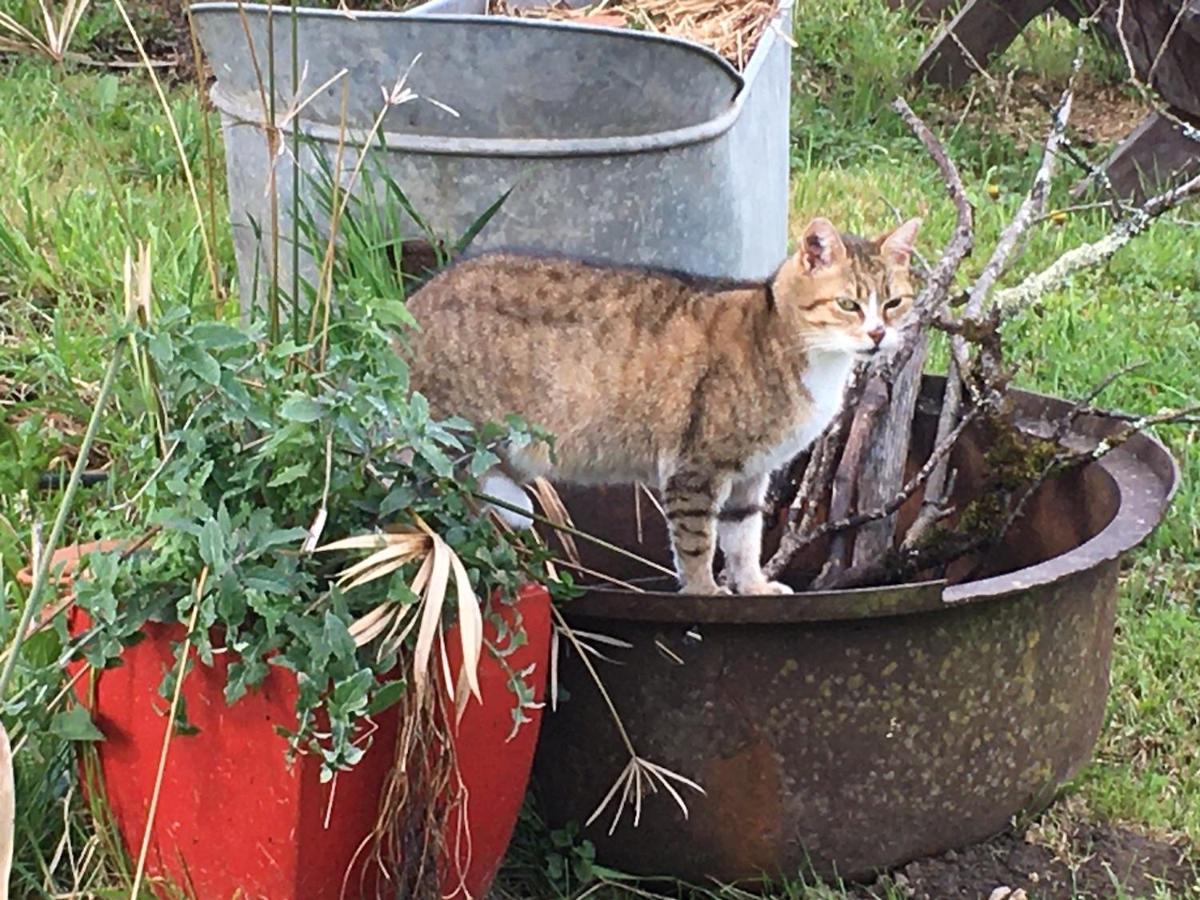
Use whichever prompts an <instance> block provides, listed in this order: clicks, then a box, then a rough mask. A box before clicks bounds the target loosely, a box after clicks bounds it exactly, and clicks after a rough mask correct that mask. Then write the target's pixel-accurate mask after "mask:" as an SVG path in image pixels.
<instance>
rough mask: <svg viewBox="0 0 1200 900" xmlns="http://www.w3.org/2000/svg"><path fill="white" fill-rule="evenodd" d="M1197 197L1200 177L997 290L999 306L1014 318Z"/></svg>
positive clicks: (1199, 192)
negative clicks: (1095, 239) (1026, 276)
mask: <svg viewBox="0 0 1200 900" xmlns="http://www.w3.org/2000/svg"><path fill="white" fill-rule="evenodd" d="M1197 194H1200V175H1197V176H1195V177H1194V178H1191V179H1189V180H1188V181H1186V182H1184V183H1183V184H1181V185H1179V186H1177V187H1174V188H1171V189H1170V190H1168V191H1164V192H1163V193H1161V194H1159V195H1158V196H1156V197H1153V198H1151V199H1150V200H1148V201H1146V203H1145V204H1143V205H1142V207H1141V208H1139V209H1134V210H1132V211H1131V213H1130V214H1129V215H1128V216H1127V217H1126V218H1124V219H1122V220H1121V221H1120V222H1118V223H1117V226H1116V228H1114V229H1113V230H1112V231H1111V232H1109V233H1108V234H1106V235H1105V236H1104V237H1102V238H1100V239H1099V240H1097V241H1092V242H1091V243H1087V244H1081V245H1080V246H1078V247H1074V248H1072V249H1070V250H1068V251H1067V252H1066V253H1064V254H1063V255H1062V256H1060V257H1059V258H1058V259H1056V260H1055V261H1054V262H1053V263H1051V264H1050V265H1049V266H1047V267H1046V268H1045V269H1042V270H1041V271H1040V272H1036V273H1034V274H1033V275H1030V276H1029V277H1028V278H1026V279H1025V280H1024V281H1022V282H1021V283H1020V284H1018V285H1014V286H1013V287H1010V288H1006V289H1004V290H1001V291H997V292H996V293H995V305H996V306H997V307H998V308H999V309H1001V310H1002V312H1003V313H1004V315H1006V316H1010V315H1013V314H1014V313H1016V312H1018V311H1020V310H1022V309H1024V308H1025V307H1027V306H1029V305H1031V304H1033V303H1035V302H1037V301H1038V300H1040V299H1041V298H1042V297H1043V296H1045V295H1046V294H1047V293H1049V292H1050V291H1052V290H1054V289H1055V288H1057V287H1059V286H1060V285H1062V284H1064V283H1065V282H1066V281H1067V279H1068V278H1070V277H1071V276H1072V275H1074V274H1075V273H1076V272H1079V271H1082V270H1084V269H1090V268H1094V267H1095V266H1098V265H1101V264H1103V263H1105V262H1107V261H1108V260H1109V259H1111V258H1112V256H1113V254H1115V253H1116V252H1117V251H1118V250H1120V249H1121V248H1122V247H1124V246H1125V245H1126V244H1128V243H1129V242H1130V241H1131V240H1133V239H1134V238H1135V237H1137V236H1138V235H1139V234H1141V233H1142V232H1143V231H1145V230H1146V228H1147V227H1149V225H1150V223H1151V222H1153V221H1154V220H1155V219H1156V218H1158V217H1159V216H1161V215H1162V214H1163V213H1165V212H1168V211H1169V210H1172V209H1174V208H1175V207H1177V206H1179V205H1180V204H1182V203H1185V202H1187V201H1188V200H1190V199H1192V198H1193V197H1195V196H1196V195H1197Z"/></svg>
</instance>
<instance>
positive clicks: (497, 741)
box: [22, 542, 550, 900]
mask: <svg viewBox="0 0 1200 900" xmlns="http://www.w3.org/2000/svg"><path fill="white" fill-rule="evenodd" d="M116 546H119V545H117V544H115V543H114V542H103V543H97V544H84V545H78V546H74V547H67V548H64V549H63V550H60V551H59V552H58V553H57V554H56V556H55V558H56V560H59V559H61V560H63V561H64V562H65V563H66V564H67V565H66V568H65V569H64V571H63V574H62V576H61V583H60V586H61V587H62V588H65V589H68V590H69V589H70V585H71V575H72V572H73V570H74V568H75V566H76V565H77V564H78V562H79V561H80V560H81V559H82V558H83V557H84V556H86V555H87V553H89V552H96V551H100V550H112V549H115V547H116ZM22 574H23V575H24V576H25V577H24V578H23V580H24V581H25V582H26V583H28V581H29V580H30V579H29V576H28V573H27V572H26V573H22ZM497 607H498V612H499V614H500V616H501V617H502V618H504V619H505V621H506V623H507V624H508V625H509V626H510V627H511V626H515V625H516V624H517V622H518V621H519V622H520V623H521V625H522V626H523V627H524V629H525V632H526V634H527V636H528V643H526V644H525V645H524V646H522V647H520V648H519V649H517V650H516V651H514V652H513V653H512V654H511V655H510V656H508V657H507V658H506V659H505V661H504V665H503V666H502V665H501V664H500V663H499V661H497V660H496V659H495V658H494V657H493V656H492V655H491V654H488V653H484V654H483V658H482V660H481V662H480V667H479V682H480V688H481V691H482V695H483V703H482V704H480V703H474V702H473V703H472V704H471V705H469V706H468V707H467V710H466V712H465V714H464V715H463V718H462V722H461V723H460V724H459V726H458V728H457V730H456V732H455V746H454V749H455V753H456V757H457V761H458V766H459V770H460V774H461V777H462V780H463V783H464V784H465V786H466V789H467V792H468V797H469V802H468V805H467V812H466V815H467V834H468V835H469V837H470V840H469V842H463V841H462V840H457V842H456V840H455V838H453V837H452V835H453V834H455V831H456V824H457V823H456V822H455V821H451V822H450V823H449V824H448V826H447V832H448V834H447V836H446V843H447V846H448V847H455V846H457V847H458V857H459V859H460V861H461V862H463V863H465V866H464V868H463V869H462V870H461V871H462V872H463V874H464V877H463V878H462V880H461V882H460V880H459V877H458V876H457V874H450V873H447V874H446V876H445V877H444V880H443V894H444V895H445V896H446V897H453V898H457V900H466V898H468V897H475V898H479V897H482V896H483V895H484V894H485V893H486V892H487V890H488V887H489V886H490V885H491V883H492V880H493V879H494V878H495V875H496V872H497V871H498V869H499V867H500V863H501V861H502V859H503V857H504V853H505V850H506V849H507V847H508V842H509V839H510V838H511V836H512V829H513V827H514V825H515V823H516V819H517V814H518V812H519V810H520V807H521V803H522V800H523V798H524V795H525V788H526V784H527V782H528V778H529V771H530V766H531V764H532V761H533V751H534V746H535V744H536V742H537V735H538V729H539V726H540V714H539V711H538V710H536V709H533V710H529V712H528V715H529V717H530V718H531V719H532V720H533V721H532V722H531V723H529V724H526V725H524V726H522V727H521V729H520V730H519V731H518V732H517V734H516V736H515V737H514V738H513V739H512V740H511V741H510V740H507V738H508V735H509V732H510V731H511V729H512V724H513V718H512V710H513V706H514V703H515V699H514V697H513V694H512V692H511V691H510V689H509V687H508V679H509V672H510V671H517V670H522V669H525V668H526V667H528V666H531V665H532V666H534V668H533V672H532V676H531V679H532V682H533V686H534V690H535V696H536V699H537V700H539V701H540V700H541V699H542V697H543V695H544V693H545V686H546V672H547V671H548V665H547V659H548V654H549V646H550V603H549V595H548V594H547V593H546V591H545V589H544V588H541V587H537V586H534V587H529V588H526V589H524V590H523V591H522V592H521V594H520V597H519V599H518V601H517V603H516V604H514V605H513V606H511V607H509V606H504V605H502V604H497ZM69 624H70V628H71V631H72V633H79V632H81V631H82V630H84V629H86V628H87V627H88V625H89V622H88V617H87V615H86V614H85V613H84V612H83V611H82V610H79V609H77V608H72V609H71V610H70V613H69ZM144 631H145V634H146V639H145V640H143V641H141V642H139V643H137V644H135V645H133V646H131V647H129V648H127V649H126V650H125V652H124V654H123V655H122V657H121V665H120V666H117V667H115V668H111V669H106V670H103V671H97V672H95V673H93V674H92V676H91V677H83V678H80V679H79V681H78V682H77V684H76V692H77V696H78V697H79V699H80V701H81V702H83V703H85V704H86V705H88V706H89V707H90V708H91V710H92V713H93V717H94V719H95V722H96V725H97V727H99V729H100V730H101V731H102V732H103V733H104V736H105V740H104V741H103V742H102V743H99V744H98V745H97V750H98V755H99V764H100V774H101V777H102V782H103V788H104V791H105V793H106V795H107V804H108V808H109V809H110V810H111V812H112V815H113V817H114V820H115V822H116V825H117V827H118V830H119V831H120V834H121V837H122V839H123V841H124V844H125V847H126V849H127V851H128V852H129V854H130V856H131V857H132V858H136V856H137V852H138V849H139V848H140V846H141V842H142V838H143V834H144V829H145V823H146V817H147V810H148V808H149V803H150V797H151V794H152V792H153V788H154V782H155V778H156V775H157V771H158V764H159V754H160V752H161V748H162V740H163V729H164V727H165V725H166V713H167V710H168V708H169V702H168V701H166V700H164V699H163V698H161V697H160V696H159V694H158V687H159V684H160V682H161V680H162V676H163V672H164V671H165V670H166V669H168V668H171V667H173V666H174V665H175V658H174V654H173V652H172V651H173V645H174V644H175V643H176V642H178V641H180V640H181V639H182V638H183V636H184V629H183V626H182V625H179V624H178V623H171V624H154V623H150V624H147V626H146V627H145V629H144ZM484 636H485V639H488V640H491V641H495V640H496V639H497V634H496V627H495V625H494V624H492V623H490V622H485V628H484ZM446 646H447V650H448V652H449V654H450V657H451V660H450V661H451V666H452V668H453V669H455V670H457V666H458V663H459V657H458V655H457V653H456V650H457V648H458V642H457V641H456V640H454V635H453V634H448V635H447V638H446ZM193 659H194V657H193ZM229 662H230V660H229V657H228V656H226V655H221V656H218V657H217V658H216V660H215V662H214V664H213V665H212V666H211V667H208V666H203V665H198V664H195V663H193V666H192V668H191V671H190V672H189V674H188V675H187V677H186V680H185V682H184V687H183V699H184V702H185V703H186V711H187V717H188V720H189V722H190V723H191V724H193V725H195V726H196V727H197V728H198V729H199V731H198V732H197V733H196V734H190V735H179V734H177V735H175V736H174V737H173V739H172V740H171V743H170V748H169V753H168V756H167V763H166V768H165V770H164V773H163V782H162V788H161V792H160V797H159V804H158V810H157V813H156V816H155V820H154V826H153V836H152V838H151V844H150V854H149V861H148V865H147V870H148V873H149V874H150V875H151V876H152V877H156V878H161V879H166V880H167V881H169V882H170V883H172V884H173V885H175V886H176V887H179V888H182V889H183V890H185V891H186V893H187V894H188V895H189V896H194V897H198V898H202V900H220V898H228V897H233V896H235V895H236V896H238V897H246V898H270V900H333V898H339V897H342V896H345V897H347V898H356V897H361V896H372V895H373V894H374V886H375V885H376V884H377V883H378V881H379V873H378V872H375V871H371V870H370V867H368V866H367V865H366V863H365V859H364V858H365V856H366V853H365V852H359V851H360V847H362V846H364V844H365V843H366V842H367V839H368V838H369V836H370V834H371V831H372V828H373V826H374V825H375V821H376V813H377V806H378V801H379V798H380V797H381V796H382V792H383V787H384V784H385V782H386V779H387V776H388V774H389V771H390V769H391V766H392V757H393V750H394V742H395V736H396V732H397V729H398V726H399V724H400V723H399V715H398V707H395V706H393V707H392V708H391V709H389V710H387V711H385V712H384V713H382V714H381V715H379V716H377V717H375V724H376V725H377V726H378V727H377V730H376V731H375V732H374V734H373V742H372V745H371V747H370V749H369V750H368V751H367V753H366V754H365V755H364V756H363V758H362V759H361V760H360V761H359V762H358V764H357V765H356V766H355V767H354V768H353V769H352V770H350V771H348V772H342V773H339V774H338V776H337V777H336V778H335V779H334V780H333V781H332V782H330V783H328V784H322V783H321V781H320V763H319V761H318V760H317V759H315V758H313V757H311V756H302V757H300V758H299V759H298V760H296V761H295V762H294V763H293V764H292V765H291V766H290V767H289V766H288V765H287V764H286V762H285V758H284V751H285V741H284V739H283V738H282V737H280V736H279V735H278V734H277V733H276V728H277V727H278V726H288V725H291V724H293V723H294V722H295V715H294V709H295V702H296V694H297V684H296V679H295V677H294V676H293V675H292V673H291V672H288V671H286V670H283V669H280V668H277V667H272V668H271V672H270V674H269V675H268V676H267V678H266V680H265V681H264V682H263V683H262V684H261V685H260V686H259V687H258V688H257V689H255V690H253V691H251V692H249V693H248V694H247V695H246V696H244V697H243V698H242V699H240V700H239V701H238V702H236V703H235V704H233V705H232V706H230V705H228V704H226V702H225V699H224V696H223V691H224V686H225V681H226V672H227V669H228V666H229ZM85 665H86V664H84V663H82V662H76V663H72V664H71V666H70V668H71V670H72V673H74V672H76V671H78V670H79V669H80V668H83V667H85ZM465 843H469V848H468V847H467V846H464V844H465ZM447 868H448V869H449V868H452V867H447ZM343 885H345V892H344V893H343Z"/></svg>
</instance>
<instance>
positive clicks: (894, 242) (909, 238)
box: [875, 219, 921, 266]
mask: <svg viewBox="0 0 1200 900" xmlns="http://www.w3.org/2000/svg"><path fill="white" fill-rule="evenodd" d="M920 230H921V220H920V219H909V220H908V221H907V222H905V223H904V224H903V225H901V226H899V227H898V228H896V229H895V230H894V231H891V232H889V233H888V234H884V235H880V236H879V237H877V238H876V239H875V246H876V247H878V248H879V254H880V255H881V256H883V257H884V258H885V259H886V260H887V261H888V262H890V263H892V264H893V265H897V266H907V265H908V261H909V259H911V258H912V252H913V247H914V246H915V245H916V242H917V232H918V231H920Z"/></svg>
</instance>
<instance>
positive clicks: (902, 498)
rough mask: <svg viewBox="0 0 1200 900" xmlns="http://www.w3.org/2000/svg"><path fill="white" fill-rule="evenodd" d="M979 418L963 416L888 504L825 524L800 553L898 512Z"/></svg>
mask: <svg viewBox="0 0 1200 900" xmlns="http://www.w3.org/2000/svg"><path fill="white" fill-rule="evenodd" d="M978 415H979V410H978V409H972V410H970V411H968V412H967V414H966V415H965V416H963V418H962V421H960V422H959V423H958V425H957V426H956V427H955V428H954V430H953V431H952V432H950V434H948V435H947V436H946V438H945V440H943V441H942V443H940V444H938V446H936V447H934V448H933V452H932V453H930V454H929V459H927V460H925V463H924V465H922V466H921V468H920V469H918V470H917V473H916V474H915V475H913V477H912V478H910V479H909V480H908V481H907V482H906V483H905V485H904V487H902V488H901V489H900V490H899V491H897V492H896V494H895V496H893V497H892V498H891V499H890V500H888V501H887V502H886V503H885V504H883V505H882V506H879V507H876V508H875V509H872V510H869V511H867V512H859V513H854V514H853V515H849V516H845V517H844V518H841V519H838V520H837V521H830V522H826V523H824V524H823V525H819V526H817V527H816V528H814V529H813V530H812V531H810V532H807V533H805V534H803V535H801V536H800V540H801V543H800V545H799V547H798V549H799V550H803V549H804V548H805V547H806V546H807V545H808V544H810V543H812V542H813V541H815V540H818V539H819V538H822V537H824V536H825V535H827V534H837V533H838V532H841V531H848V530H849V529H851V528H860V527H862V526H863V525H866V524H867V523H869V522H876V521H878V520H880V519H886V518H887V517H888V516H890V515H892V514H893V513H895V512H897V511H898V510H899V509H900V507H902V506H903V505H904V504H905V503H907V502H908V500H909V499H910V498H911V497H912V496H913V495H914V494H915V493H916V492H917V491H918V490H920V488H921V485H923V484H925V482H926V481H927V480H928V479H929V477H930V475H931V474H932V473H933V471H934V470H935V469H936V468H937V466H938V463H940V462H941V461H942V460H943V459H945V458H946V457H948V456H949V455H950V451H951V450H953V449H954V447H955V445H956V444H957V443H958V439H959V437H960V436H961V435H962V433H963V431H965V430H966V428H967V426H968V425H970V424H971V422H972V421H974V420H975V418H976V416H978Z"/></svg>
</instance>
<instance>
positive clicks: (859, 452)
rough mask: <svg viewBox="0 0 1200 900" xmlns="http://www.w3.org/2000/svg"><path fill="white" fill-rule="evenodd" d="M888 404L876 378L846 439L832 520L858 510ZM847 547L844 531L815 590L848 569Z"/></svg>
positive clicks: (835, 484)
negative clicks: (870, 447)
mask: <svg viewBox="0 0 1200 900" xmlns="http://www.w3.org/2000/svg"><path fill="white" fill-rule="evenodd" d="M887 403H888V397H887V390H886V388H885V387H884V386H883V385H882V384H881V383H879V382H878V381H877V380H876V379H872V380H871V381H870V382H869V383H868V384H867V387H866V388H865V390H864V391H863V395H862V397H861V399H860V400H859V402H858V405H857V408H856V409H855V415H854V421H853V422H851V424H850V433H849V435H847V437H846V447H845V449H844V450H843V451H842V457H841V461H840V462H839V463H838V467H837V471H836V472H835V473H834V476H833V490H832V493H831V495H830V499H829V518H830V519H833V520H837V519H842V518H844V517H846V516H847V515H849V514H850V510H851V509H852V508H853V507H854V499H855V496H856V489H857V488H858V480H859V473H860V472H861V471H862V465H863V460H864V458H865V456H866V452H867V444H868V441H869V440H870V438H871V432H872V426H873V425H874V424H875V421H876V419H877V417H878V416H879V415H880V414H881V413H882V412H883V411H884V409H886V408H887ZM847 545H848V542H847V540H846V535H845V533H844V532H839V533H838V534H837V535H835V536H834V539H833V541H832V542H831V543H830V546H829V558H828V559H827V560H826V561H825V566H824V568H823V569H821V573H820V574H819V575H818V576H817V578H816V580H815V581H814V582H813V586H814V587H818V588H819V587H821V586H822V585H823V584H824V583H826V582H827V581H829V580H832V579H835V578H836V577H837V575H838V573H839V572H841V571H842V569H844V568H845V566H846V562H847V560H846V555H847V554H846V551H847V549H848V546H847Z"/></svg>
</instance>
